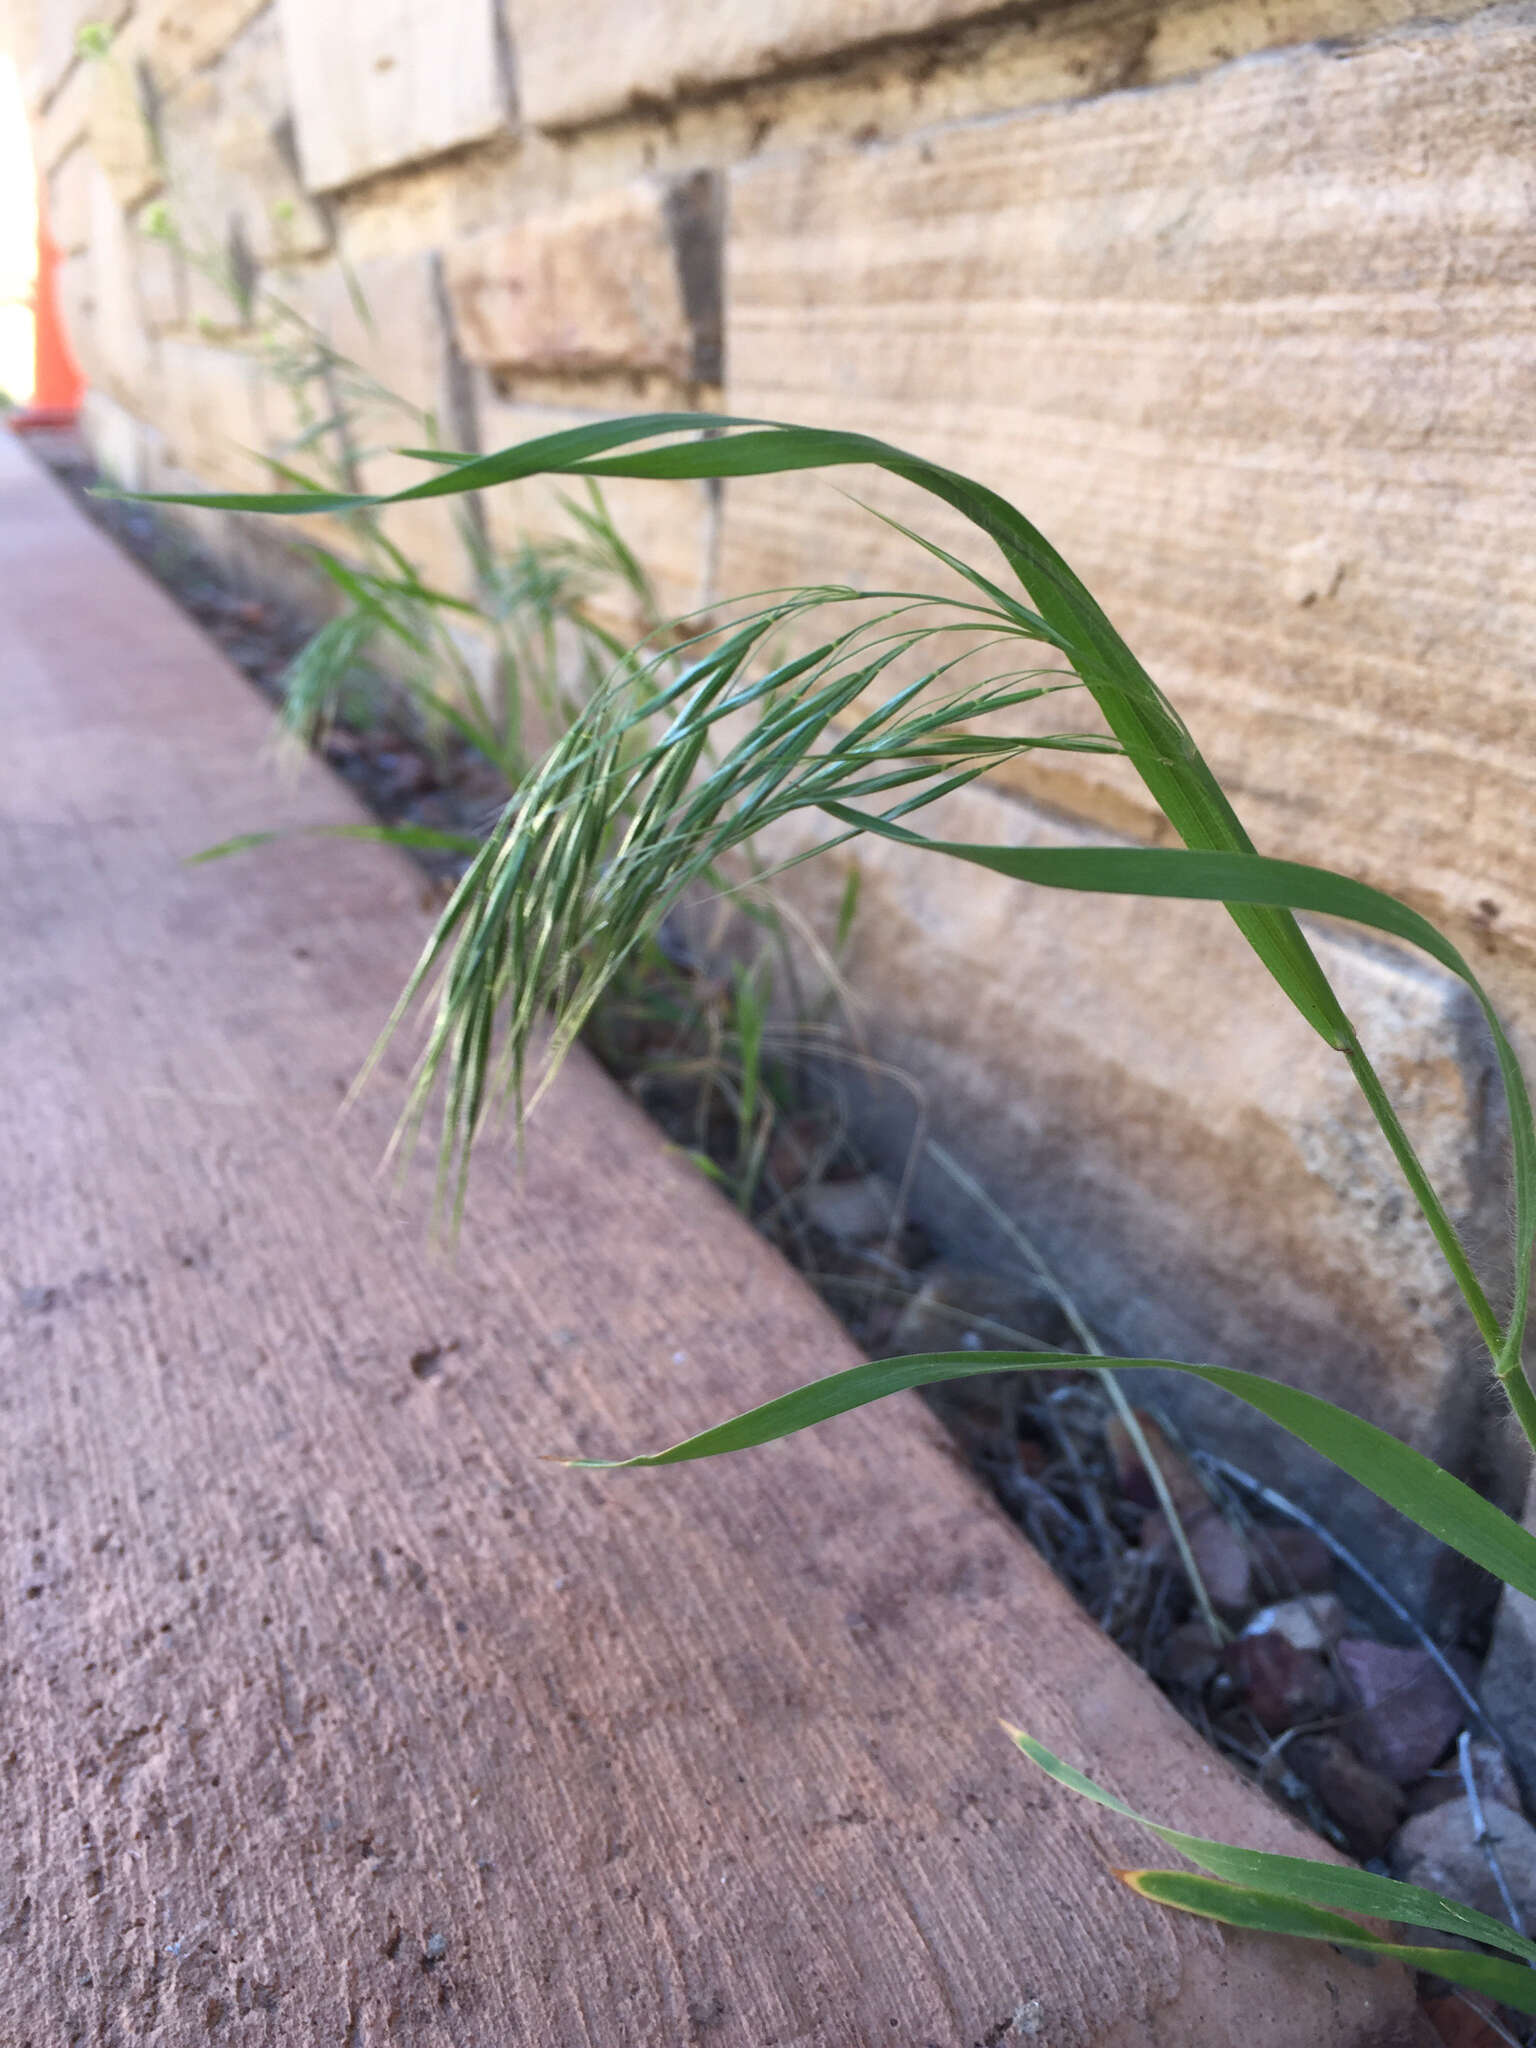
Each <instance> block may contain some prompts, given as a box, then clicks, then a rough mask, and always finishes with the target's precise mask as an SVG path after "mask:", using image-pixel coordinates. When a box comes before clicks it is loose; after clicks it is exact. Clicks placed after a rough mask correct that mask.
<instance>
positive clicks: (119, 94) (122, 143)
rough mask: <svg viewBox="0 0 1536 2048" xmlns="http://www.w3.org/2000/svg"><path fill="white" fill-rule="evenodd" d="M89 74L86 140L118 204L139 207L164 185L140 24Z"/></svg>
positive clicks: (90, 67) (93, 64) (130, 25)
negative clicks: (88, 116)
mask: <svg viewBox="0 0 1536 2048" xmlns="http://www.w3.org/2000/svg"><path fill="white" fill-rule="evenodd" d="M86 71H87V76H88V79H89V83H90V101H91V110H90V118H89V120H88V121H87V124H86V140H87V142H88V143H89V145H90V149H91V153H92V155H93V156H94V157H95V158H96V161H97V162H98V163H99V164H100V165H101V167H102V169H103V170H104V171H105V172H106V174H107V176H108V177H109V178H110V179H111V180H112V189H113V191H114V192H115V193H116V194H117V200H118V204H119V205H120V206H124V207H132V206H137V205H138V204H139V203H140V201H141V200H144V199H147V198H148V197H149V196H150V194H151V193H152V192H155V191H157V190H158V189H159V186H160V153H159V148H158V144H157V138H156V134H155V130H154V126H153V124H152V112H153V107H152V99H151V88H150V85H149V82H148V73H147V71H146V69H145V66H144V36H143V33H142V29H141V26H140V24H139V23H138V22H137V21H130V22H129V23H128V24H127V26H126V27H125V28H124V29H123V30H122V31H121V32H120V33H119V34H118V35H117V36H115V37H114V38H113V41H112V45H111V48H110V49H109V50H108V51H107V53H106V55H105V56H103V57H95V58H92V59H91V60H90V61H89V63H88V64H87V66H86Z"/></svg>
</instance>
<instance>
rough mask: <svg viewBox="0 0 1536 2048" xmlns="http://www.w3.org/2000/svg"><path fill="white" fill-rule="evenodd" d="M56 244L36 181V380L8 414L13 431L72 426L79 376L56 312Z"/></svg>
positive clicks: (41, 189)
mask: <svg viewBox="0 0 1536 2048" xmlns="http://www.w3.org/2000/svg"><path fill="white" fill-rule="evenodd" d="M58 270H59V247H58V244H57V242H55V241H54V239H53V236H52V235H51V234H50V233H49V232H48V213H47V201H46V197H45V191H44V186H43V181H42V179H41V178H39V179H38V181H37V284H36V286H35V288H34V290H33V294H32V316H33V333H34V337H35V338H34V343H33V349H34V362H35V364H36V379H35V382H34V385H33V390H32V403H31V404H30V405H27V406H22V407H21V408H20V409H19V410H18V411H16V412H13V413H12V414H11V415H10V423H11V426H12V427H13V429H14V430H15V431H16V432H17V433H18V434H24V433H29V432H31V430H32V429H33V428H35V427H72V426H73V425H74V423H75V417H76V415H77V413H78V412H79V410H80V398H81V394H82V392H83V391H84V390H85V379H84V378H83V377H82V376H81V375H80V366H79V364H78V363H77V362H76V361H75V356H74V351H73V349H71V347H70V345H69V336H68V335H67V334H66V333H65V331H64V322H63V320H62V318H61V317H60V314H59V283H58Z"/></svg>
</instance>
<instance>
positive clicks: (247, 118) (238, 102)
mask: <svg viewBox="0 0 1536 2048" xmlns="http://www.w3.org/2000/svg"><path fill="white" fill-rule="evenodd" d="M160 131H161V138H162V143H163V147H164V152H165V165H166V180H167V190H166V204H167V207H168V210H169V211H170V213H171V216H172V219H173V220H174V222H175V225H176V229H177V232H178V234H179V235H180V236H181V238H182V239H183V240H184V241H185V242H186V244H187V245H188V247H189V249H191V250H193V251H196V252H200V253H201V254H202V255H204V256H216V257H218V258H219V259H221V260H222V259H224V258H226V257H227V253H228V250H229V248H230V246H231V244H234V245H236V246H237V247H239V248H240V249H242V250H243V251H244V252H245V253H246V254H248V255H249V256H250V257H251V258H252V259H254V261H255V262H256V263H258V264H269V263H281V262H287V261H292V260H293V259H295V258H301V257H306V256H313V255H317V254H319V253H320V252H321V251H323V250H324V249H326V248H327V247H329V244H330V229H329V226H328V224H327V222H326V219H325V217H324V215H323V213H322V212H321V211H320V209H319V208H318V207H316V205H315V203H314V201H313V200H312V199H311V198H310V197H309V195H308V193H307V192H306V191H305V190H304V187H303V186H302V184H301V183H300V182H299V177H298V169H297V165H296V163H295V161H294V158H293V149H292V140H291V135H290V133H289V122H288V81H287V76H286V73H285V71H284V68H283V46H282V38H281V35H280V33H279V30H278V23H277V17H276V15H275V14H273V13H272V12H271V11H270V10H269V11H268V12H267V13H266V14H264V15H262V16H261V17H260V18H259V19H258V20H257V21H255V22H253V23H252V25H251V26H250V27H249V28H248V29H247V30H246V31H245V33H244V34H243V35H241V36H239V37H238V38H237V39H236V40H235V41H234V42H232V43H231V44H230V46H229V47H228V48H227V49H226V50H225V52H224V53H223V55H222V56H221V57H220V58H219V59H218V61H217V62H216V63H215V64H213V65H211V66H210V67H208V68H206V69H204V70H202V71H201V72H199V73H198V75H197V76H196V77H194V78H192V79H190V80H189V81H188V82H187V83H186V84H185V85H184V86H183V87H182V89H181V90H180V91H179V92H177V93H175V94H173V95H172V96H171V97H170V98H169V99H168V100H167V101H166V103H165V107H164V111H163V112H162V114H161V119H160Z"/></svg>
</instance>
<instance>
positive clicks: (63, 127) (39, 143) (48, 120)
mask: <svg viewBox="0 0 1536 2048" xmlns="http://www.w3.org/2000/svg"><path fill="white" fill-rule="evenodd" d="M93 69H94V67H93V66H91V65H88V64H76V65H75V66H74V68H73V70H71V71H70V73H69V75H68V77H67V78H66V79H65V80H64V82H63V84H62V85H61V86H60V87H59V89H58V91H57V92H56V93H55V94H54V96H53V98H52V99H51V100H50V101H49V102H48V107H47V110H46V112H44V113H43V114H42V115H41V116H39V118H38V119H37V120H36V121H35V122H34V124H33V128H32V134H33V139H34V142H35V144H36V149H37V161H38V163H39V165H40V166H41V167H42V169H43V170H45V171H51V170H52V169H53V168H54V166H55V164H57V163H60V162H61V161H62V160H63V158H64V157H65V156H67V155H68V153H69V151H70V150H72V149H73V148H74V147H75V145H76V144H77V143H78V142H81V141H83V140H84V138H85V131H86V127H87V125H88V123H89V121H90V118H91V78H92V72H93Z"/></svg>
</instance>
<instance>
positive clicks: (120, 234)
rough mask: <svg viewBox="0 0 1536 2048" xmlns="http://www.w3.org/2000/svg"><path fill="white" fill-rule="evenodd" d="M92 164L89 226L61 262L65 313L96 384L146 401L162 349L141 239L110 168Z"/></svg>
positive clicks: (89, 160)
mask: <svg viewBox="0 0 1536 2048" xmlns="http://www.w3.org/2000/svg"><path fill="white" fill-rule="evenodd" d="M86 165H87V170H86V195H85V196H86V203H87V232H86V237H85V243H84V246H83V247H82V248H81V249H80V251H79V252H78V253H77V254H75V255H72V256H70V257H68V258H67V259H66V260H65V262H64V264H63V265H62V266H61V270H60V306H61V311H62V312H63V316H64V322H65V326H66V328H67V330H68V333H69V336H70V340H71V342H72V343H73V345H74V349H75V353H76V355H77V356H78V358H79V362H80V367H81V369H82V370H83V372H84V373H85V375H86V377H87V378H88V379H89V380H90V382H91V383H93V384H100V385H102V386H104V387H105V388H106V389H107V390H108V391H109V392H112V393H113V394H115V395H116V396H117V397H119V398H121V399H123V400H124V402H125V403H128V404H134V403H136V402H138V403H142V402H143V394H144V393H145V392H146V391H147V390H148V389H149V388H150V387H151V385H152V384H153V380H154V376H155V354H154V347H153V343H152V342H151V339H150V336H149V333H148V330H147V328H146V327H145V323H144V317H143V310H142V307H141V305H140V301H139V295H138V285H137V278H136V274H135V272H136V248H135V237H134V234H133V231H132V229H131V228H130V227H129V224H128V222H127V220H126V219H125V218H124V216H123V210H122V208H121V206H119V204H118V201H117V195H116V193H115V192H114V190H113V188H112V182H111V180H110V179H109V178H108V176H107V174H106V172H105V171H104V170H103V169H102V168H101V166H100V164H98V163H97V162H96V161H95V160H94V158H92V157H90V156H89V155H87V157H86Z"/></svg>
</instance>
